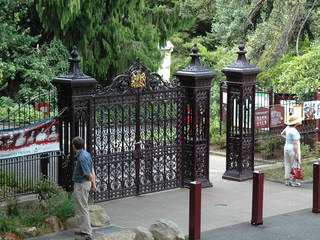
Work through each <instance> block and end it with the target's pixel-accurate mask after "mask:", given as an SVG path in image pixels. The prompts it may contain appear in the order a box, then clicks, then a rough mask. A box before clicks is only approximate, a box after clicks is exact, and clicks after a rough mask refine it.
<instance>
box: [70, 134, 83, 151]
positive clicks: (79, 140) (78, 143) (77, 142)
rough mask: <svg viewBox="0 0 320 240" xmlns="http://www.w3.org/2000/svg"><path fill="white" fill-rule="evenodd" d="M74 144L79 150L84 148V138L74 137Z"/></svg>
mask: <svg viewBox="0 0 320 240" xmlns="http://www.w3.org/2000/svg"><path fill="white" fill-rule="evenodd" d="M72 145H74V146H75V148H76V149H77V150H80V149H82V148H83V147H84V141H83V138H81V137H75V138H74V139H72Z"/></svg>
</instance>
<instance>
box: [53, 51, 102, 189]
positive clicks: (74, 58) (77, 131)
mask: <svg viewBox="0 0 320 240" xmlns="http://www.w3.org/2000/svg"><path fill="white" fill-rule="evenodd" d="M69 62H70V68H69V72H68V73H67V74H63V75H61V76H59V77H56V78H54V79H53V80H52V83H53V84H54V85H55V86H56V88H57V91H58V110H59V112H61V111H62V110H63V109H65V108H66V110H65V111H64V112H63V114H62V115H61V116H60V117H59V138H60V149H61V152H62V153H64V154H65V156H67V155H69V157H66V158H62V157H61V158H60V159H59V162H58V184H59V185H60V186H63V187H64V188H65V189H66V190H72V179H71V178H72V171H73V165H74V164H73V161H74V153H73V150H72V147H71V144H70V142H71V140H72V139H73V138H74V137H76V136H82V137H83V138H84V139H85V140H86V146H87V150H88V151H89V152H90V151H91V149H90V147H91V144H89V143H90V142H91V136H92V133H91V129H92V127H91V121H90V103H91V102H90V101H91V98H90V96H89V95H90V94H91V91H92V89H93V88H94V87H95V86H96V84H97V81H96V80H95V79H94V78H92V77H90V76H87V75H85V74H84V73H83V72H82V71H81V70H80V67H79V62H80V59H79V58H78V50H77V47H76V46H73V49H72V52H71V58H69ZM75 97H79V98H78V99H81V108H82V109H81V111H82V116H81V117H82V118H83V117H84V118H85V119H86V121H87V125H84V124H83V123H80V122H79V119H80V118H81V117H80V116H79V115H81V114H79V111H76V107H75V105H76V104H78V102H80V100H78V99H77V98H76V99H75ZM83 115H85V116H83ZM82 120H83V119H82ZM79 125H81V126H79ZM84 126H85V127H84ZM81 127H82V129H81ZM85 128H86V129H85ZM85 130H86V131H87V132H86V133H84V131H85ZM63 159H64V161H63Z"/></svg>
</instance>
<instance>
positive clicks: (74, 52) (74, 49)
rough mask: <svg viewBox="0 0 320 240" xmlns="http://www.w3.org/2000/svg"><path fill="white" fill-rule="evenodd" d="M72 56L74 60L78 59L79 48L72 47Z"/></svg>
mask: <svg viewBox="0 0 320 240" xmlns="http://www.w3.org/2000/svg"><path fill="white" fill-rule="evenodd" d="M71 56H72V58H77V57H78V56H79V53H78V48H77V46H73V47H72V51H71Z"/></svg>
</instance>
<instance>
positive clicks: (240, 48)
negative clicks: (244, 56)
mask: <svg viewBox="0 0 320 240" xmlns="http://www.w3.org/2000/svg"><path fill="white" fill-rule="evenodd" d="M244 47H245V46H244V44H243V41H242V40H240V43H239V45H238V48H239V50H240V51H243V50H244Z"/></svg>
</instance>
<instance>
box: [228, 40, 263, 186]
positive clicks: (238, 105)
mask: <svg viewBox="0 0 320 240" xmlns="http://www.w3.org/2000/svg"><path fill="white" fill-rule="evenodd" d="M244 47H245V46H244V44H243V42H242V41H240V44H239V51H238V52H237V53H238V59H237V61H236V62H235V63H234V64H232V65H231V66H229V67H226V68H224V69H222V72H223V73H224V74H225V75H226V77H227V91H228V100H227V102H228V103H227V162H226V172H225V173H224V175H223V176H222V178H224V179H229V180H236V181H244V180H248V179H251V178H252V172H253V170H254V131H255V121H254V118H255V85H256V77H257V74H258V73H260V72H261V70H260V69H259V68H257V67H255V66H252V65H250V64H249V63H248V62H247V60H246V56H245V54H246V53H247V51H245V50H244Z"/></svg>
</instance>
